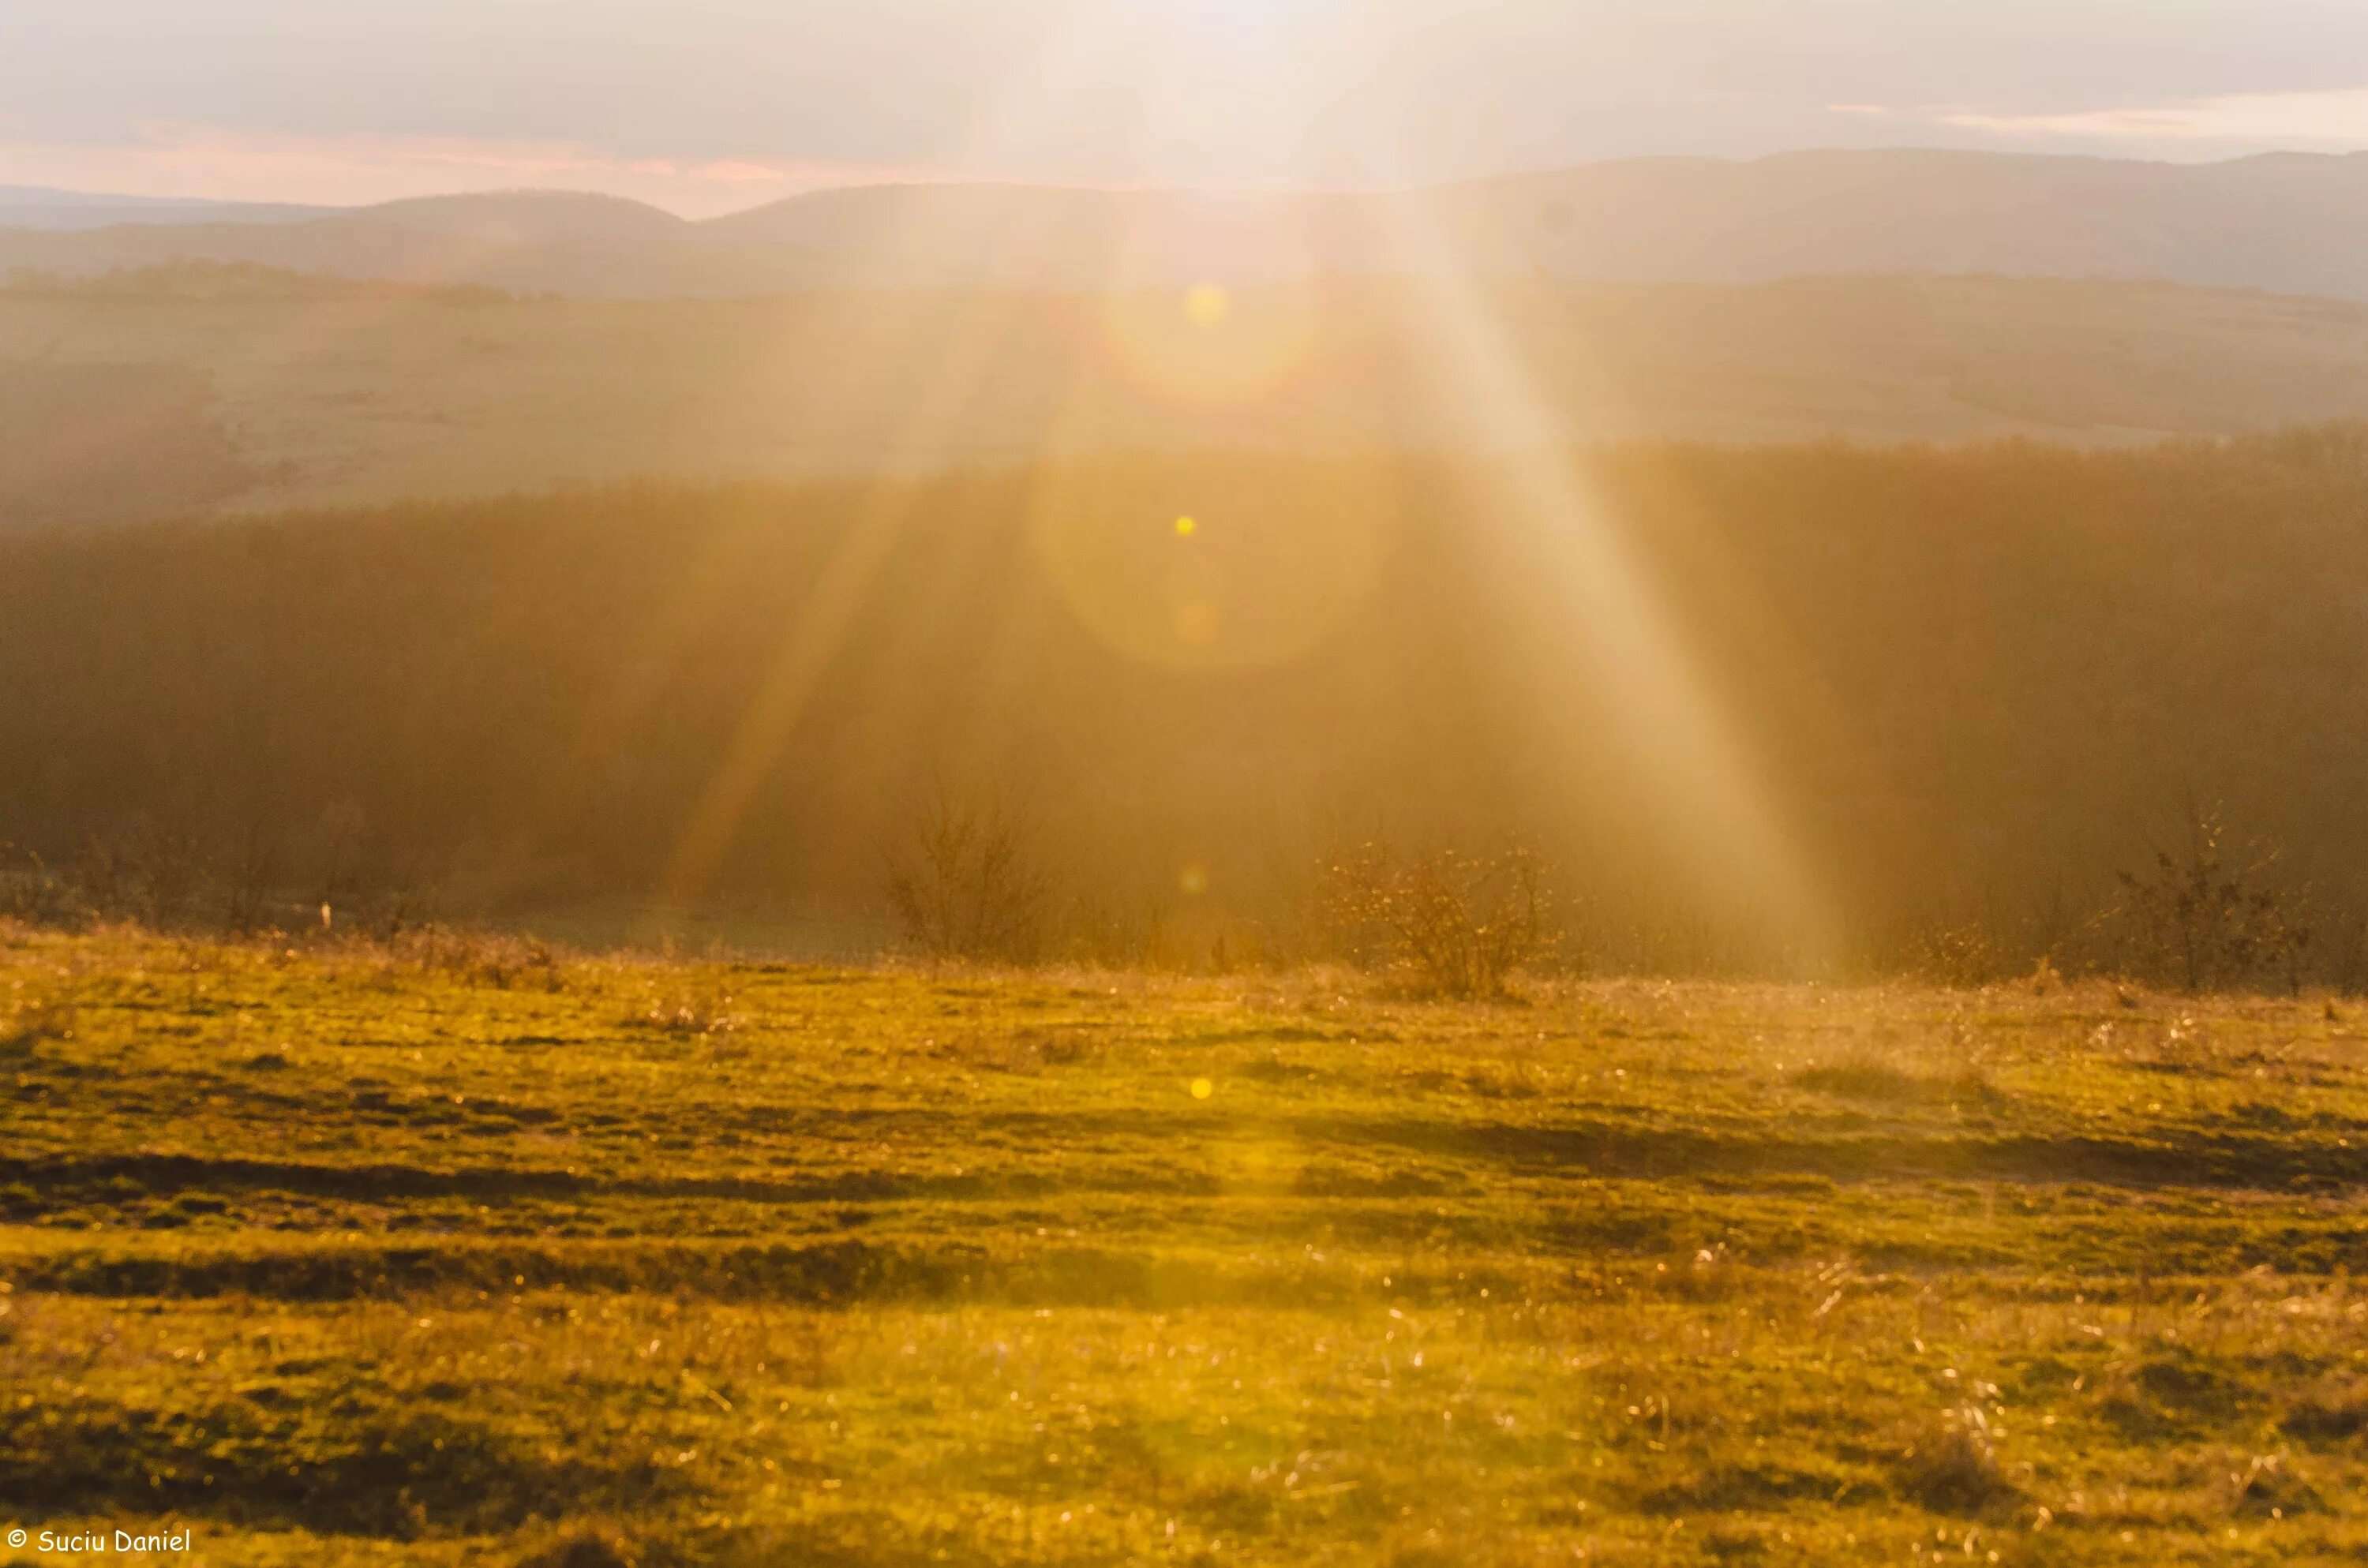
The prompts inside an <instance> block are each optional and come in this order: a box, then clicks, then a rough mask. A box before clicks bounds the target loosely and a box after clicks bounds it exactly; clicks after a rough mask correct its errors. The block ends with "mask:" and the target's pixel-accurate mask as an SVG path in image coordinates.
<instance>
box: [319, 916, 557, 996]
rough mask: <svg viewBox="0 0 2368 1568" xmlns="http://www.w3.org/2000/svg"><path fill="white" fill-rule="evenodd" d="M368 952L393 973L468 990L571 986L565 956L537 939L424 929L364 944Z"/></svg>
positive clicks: (553, 990) (434, 928) (535, 988)
mask: <svg viewBox="0 0 2368 1568" xmlns="http://www.w3.org/2000/svg"><path fill="white" fill-rule="evenodd" d="M364 950H366V951H368V952H370V954H372V955H373V956H376V957H378V958H380V959H381V960H382V961H383V962H384V963H385V964H386V966H387V967H388V968H389V969H390V970H394V969H407V970H410V971H414V972H416V973H418V974H422V975H428V976H433V977H435V978H438V979H441V980H450V981H456V982H458V983H461V984H464V985H484V986H491V987H492V988H494V989H495V990H498V991H512V990H534V991H550V992H558V991H563V990H564V989H566V985H567V977H566V971H565V968H564V965H565V962H566V959H565V955H564V954H563V953H562V952H561V951H560V949H557V948H554V947H552V945H551V944H550V943H548V942H545V941H542V940H541V939H540V938H537V937H513V936H510V935H507V933H503V932H495V931H467V930H459V929H455V928H452V927H450V926H415V927H412V928H410V929H408V930H404V931H399V932H397V933H396V934H394V935H393V936H391V937H385V938H384V939H382V940H379V941H375V942H366V943H365V944H364Z"/></svg>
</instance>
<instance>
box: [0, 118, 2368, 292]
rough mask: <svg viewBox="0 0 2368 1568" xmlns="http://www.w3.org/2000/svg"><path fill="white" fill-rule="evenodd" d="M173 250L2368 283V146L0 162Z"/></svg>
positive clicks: (1100, 282) (471, 260)
mask: <svg viewBox="0 0 2368 1568" xmlns="http://www.w3.org/2000/svg"><path fill="white" fill-rule="evenodd" d="M176 259H190V260H206V261H220V262H231V263H252V264H257V265H262V266H268V267H282V268H288V269H291V270H294V271H298V272H306V273H319V274H326V275H330V276H335V277H342V278H377V279H389V280H394V281H402V282H413V283H423V284H472V285H480V286H485V287H491V288H496V289H504V290H515V291H518V292H522V293H557V294H566V295H575V296H585V297H616V298H666V297H682V296H693V297H709V298H713V297H729V296H737V295H749V294H764V293H773V292H780V291H784V290H797V289H803V288H813V287H844V286H850V285H856V286H871V287H882V286H885V287H901V286H916V287H996V288H1021V289H1035V290H1103V289H1111V288H1116V289H1134V288H1144V289H1160V288H1169V287H1184V286H1189V285H1192V284H1197V283H1216V284H1224V285H1235V286H1240V285H1252V284H1263V283H1275V282H1286V281H1298V280H1304V279H1308V278H1334V277H1338V278H1370V277H1378V276H1387V275H1420V274H1426V273H1435V272H1440V271H1450V270H1457V271H1465V272H1470V273H1473V274H1474V275H1478V276H1483V277H1530V276H1543V277H1547V278H1583V279H1600V280H1617V281H1634V282H1694V283H1726V284H1737V283H1753V282H1761V281H1768V280H1772V279H1776V278H1788V277H1799V276H1810V275H1853V274H1918V273H1921V274H1989V275H1998V276H2005V277H2057V278H2148V279H2160V280H2167V281H2174V282H2180V283H2189V284H2201V285H2208V286H2214V287H2224V288H2247V289H2260V290H2272V291H2276V292H2282V293H2294V294H2315V295H2326V296H2333V297H2338V298H2349V299H2355V300H2356V299H2368V153H2362V154H2353V155H2351V156H2326V155H2317V154H2304V153H2278V154H2271V155H2266V156H2260V157H2253V158H2245V159H2240V160H2237V161H2235V162H2230V163H2221V164H2209V165H2174V164H2159V163H2140V162H2131V161H2116V160H2109V159H2100V158H2072V157H2041V156H2017V155H2006V154H1997V153H1955V152H1922V151H1895V152H1823V153H1787V154H1783V155H1781V156H1777V157H1770V158H1763V159H1759V160H1757V161H1753V162H1745V163H1730V162H1721V161H1717V160H1712V159H1700V158H1647V159H1634V160H1628V161H1622V162H1612V163H1600V164H1590V165H1583V166H1581V167H1577V168H1573V169H1568V170H1564V171H1561V172H1557V173H1552V174H1540V175H1529V176H1517V177H1508V178H1503V179H1495V180H1486V181H1479V182H1474V183H1468V184H1462V185H1454V186H1447V187H1437V188H1433V189H1428V190H1420V191H1411V192H1397V193H1372V194H1306V195H1294V194H1266V193H1236V194H1224V193H1207V192H1165V191H1110V190H1096V189H1083V188H1075V187H1040V186H997V185H901V186H871V187H853V188H846V189H836V190H827V191H822V192H817V193H814V194H809V195H804V196H798V197H793V198H791V199H787V200H783V201H779V202H775V203H773V204H771V205H769V206H766V207H760V208H757V209H756V210H752V211H746V212H741V213H735V214H734V215H732V216H729V217H724V218H717V219H712V220H708V221H706V222H685V221H684V220H682V219H679V218H677V217H675V216H673V215H672V214H670V213H667V212H664V211H661V210H658V209H656V208H654V207H649V206H645V205H643V204H642V203H639V202H633V201H628V200H624V199H619V198H614V197H604V196H589V195H577V194H567V193H559V192H549V191H527V192H517V193H508V194H497V195H482V196H451V197H437V198H428V199H417V200H409V201H398V202H392V203H388V204H385V205H382V206H377V207H368V208H359V209H347V210H336V209H310V208H297V207H253V206H216V205H209V204H197V203H180V202H163V203H160V202H153V201H142V200H139V199H130V198H117V197H91V196H79V195H72V194H68V193H60V192H42V191H23V190H0V271H6V270H8V269H13V268H20V267H22V268H34V269H39V270H46V271H51V272H54V273H58V274H61V275H65V276H88V275H91V274H96V273H103V272H108V271H111V270H115V269H119V268H124V267H150V266H155V265H158V264H161V263H165V262H169V261H174V260H176Z"/></svg>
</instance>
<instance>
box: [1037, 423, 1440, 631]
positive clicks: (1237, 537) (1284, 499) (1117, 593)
mask: <svg viewBox="0 0 2368 1568" xmlns="http://www.w3.org/2000/svg"><path fill="white" fill-rule="evenodd" d="M1163 467H1165V468H1166V470H1167V471H1166V472H1162V468H1163ZM1227 467H1228V469H1229V470H1231V471H1232V472H1231V476H1230V477H1229V478H1228V479H1227V480H1226V481H1225V482H1224V486H1225V488H1224V493H1223V494H1218V495H1217V496H1215V497H1214V503H1215V505H1214V508H1213V510H1214V511H1215V513H1216V515H1219V516H1222V517H1223V519H1224V526H1223V527H1211V526H1209V525H1208V524H1207V523H1206V522H1205V521H1204V520H1203V519H1204V518H1205V517H1208V516H1210V515H1211V510H1203V509H1195V510H1192V511H1186V510H1183V509H1182V508H1180V507H1176V506H1157V500H1158V497H1159V494H1160V493H1161V492H1162V491H1167V492H1170V493H1177V494H1186V495H1191V496H1194V497H1197V498H1201V499H1207V498H1209V495H1210V490H1209V486H1210V484H1211V483H1212V482H1210V481H1205V480H1201V479H1199V478H1196V477H1195V476H1194V475H1193V474H1192V473H1191V472H1188V471H1187V467H1186V465H1185V464H1184V462H1183V460H1177V462H1176V463H1175V464H1173V465H1162V464H1158V463H1155V462H1152V461H1150V460H1139V461H1127V460H1108V461H1105V462H1101V463H1092V464H1075V465H1062V466H1061V467H1060V468H1058V469H1055V470H1048V471H1047V473H1046V477H1045V478H1044V480H1043V482H1042V485H1041V487H1040V488H1039V490H1038V492H1037V493H1036V494H1035V496H1034V497H1033V499H1032V516H1031V517H1030V540H1031V542H1032V544H1033V546H1034V548H1035V551H1036V553H1037V556H1038V558H1039V560H1040V561H1041V562H1042V563H1043V565H1044V567H1045V569H1046V572H1047V574H1048V575H1049V576H1050V577H1051V578H1052V580H1053V584H1054V585H1055V586H1056V587H1057V588H1058V589H1059V592H1060V597H1061V599H1062V601H1063V602H1064V604H1066V605H1067V607H1068V608H1069V609H1070V611H1071V612H1072V613H1073V614H1074V615H1076V618H1077V619H1078V620H1079V621H1081V622H1082V623H1083V624H1084V625H1085V626H1086V627H1087V630H1088V631H1092V632H1093V633H1094V635H1095V636H1096V637H1098V638H1099V639H1100V640H1101V641H1102V642H1104V643H1106V644H1108V645H1109V646H1110V647H1112V648H1114V649H1116V650H1118V651H1119V652H1121V653H1124V654H1126V655H1127V656H1129V657H1130V658H1133V659H1136V660H1139V661H1141V662H1143V663H1145V664H1151V665H1165V666H1167V667H1168V668H1171V669H1180V670H1248V669H1261V668H1270V667H1272V666H1275V665H1284V664H1288V663H1290V662H1292V661H1293V660H1296V659H1300V658H1303V657H1305V656H1306V655H1308V654H1310V653H1313V652H1315V650H1316V649H1318V648H1320V647H1322V646H1323V645H1324V644H1325V642H1326V641H1327V640H1328V639H1329V638H1330V637H1331V636H1332V634H1333V633H1334V632H1335V631H1338V629H1339V627H1340V626H1341V625H1342V624H1343V623H1344V622H1346V621H1347V619H1349V616H1350V615H1351V614H1352V613H1353V612H1354V611H1355V610H1356V608H1358V606H1360V604H1362V603H1363V602H1364V601H1365V599H1366V597H1367V596H1368V595H1369V594H1370V593H1371V592H1372V586H1373V585H1374V582H1375V581H1376V579H1377V578H1378V576H1379V574H1380V569H1381V565H1382V562H1383V560H1384V559H1385V556H1386V552H1387V550H1388V548H1389V540H1390V539H1391V538H1392V537H1393V536H1394V535H1395V531H1396V528H1397V518H1398V516H1399V511H1400V508H1401V506H1402V505H1403V498H1402V497H1401V496H1400V495H1399V494H1397V493H1396V492H1395V489H1394V488H1393V487H1392V486H1391V484H1390V483H1388V480H1387V478H1386V476H1385V475H1383V474H1380V473H1378V472H1376V471H1375V469H1374V465H1372V464H1370V463H1365V464H1357V463H1350V462H1340V463H1329V462H1308V461H1292V462H1286V461H1281V460H1277V461H1275V462H1272V463H1270V464H1258V465H1253V466H1251V467H1249V468H1247V469H1244V468H1243V467H1242V465H1240V464H1238V463H1232V464H1228V465H1227ZM1146 497H1148V498H1149V499H1148V501H1146ZM1184 542H1189V543H1190V548H1189V549H1179V548H1178V545H1179V543H1184Z"/></svg>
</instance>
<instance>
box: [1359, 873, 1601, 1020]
mask: <svg viewBox="0 0 2368 1568" xmlns="http://www.w3.org/2000/svg"><path fill="white" fill-rule="evenodd" d="M1325 903H1326V915H1327V917H1328V919H1329V920H1330V922H1331V924H1332V926H1333V927H1334V929H1335V930H1336V932H1337V933H1338V936H1339V937H1340V940H1341V945H1342V947H1343V948H1344V949H1345V950H1346V952H1347V955H1348V956H1349V958H1350V959H1351V960H1353V961H1355V962H1357V963H1359V964H1360V965H1363V966H1366V967H1379V968H1386V969H1390V970H1394V971H1397V972H1398V973H1399V974H1400V975H1401V976H1402V977H1403V978H1404V979H1405V980H1406V981H1407V982H1408V983H1410V984H1411V985H1412V986H1413V987H1414V988H1415V989H1417V990H1419V991H1422V992H1425V993H1427V994H1433V995H1440V996H1454V997H1494V996H1501V995H1503V994H1505V986H1506V983H1507V982H1508V980H1510V979H1511V978H1512V976H1513V974H1514V972H1515V971H1517V970H1519V969H1520V968H1521V966H1522V965H1524V964H1526V963H1529V962H1531V960H1534V959H1536V958H1537V957H1538V956H1539V954H1540V953H1541V952H1543V950H1544V949H1545V948H1546V946H1547V945H1548V943H1549V942H1550V941H1552V940H1553V938H1554V931H1553V929H1552V922H1551V916H1552V911H1553V895H1552V893H1551V892H1550V891H1549V890H1548V888H1547V886H1546V882H1545V877H1544V872H1543V868H1542V866H1541V865H1540V863H1539V859H1538V857H1537V855H1536V853H1535V852H1534V851H1532V850H1531V849H1529V848H1527V847H1526V846H1521V845H1519V844H1515V845H1509V846H1507V847H1505V848H1503V849H1501V850H1498V851H1497V852H1495V853H1494V854H1487V855H1467V854H1464V853H1462V852H1460V851H1457V850H1453V849H1440V850H1435V851H1432V852H1430V853H1429V854H1425V855H1420V856H1417V857H1414V858H1406V859H1401V858H1398V857H1397V856H1396V855H1395V853H1394V852H1393V851H1392V850H1391V849H1390V847H1389V846H1387V845H1386V844H1383V843H1382V842H1379V841H1375V842H1372V843H1369V844H1366V845H1363V846H1360V848H1358V849H1357V850H1356V851H1355V852H1354V853H1353V854H1349V855H1344V856H1340V857H1338V858H1335V859H1334V860H1333V861H1332V862H1331V863H1330V864H1329V865H1328V866H1326V868H1325Z"/></svg>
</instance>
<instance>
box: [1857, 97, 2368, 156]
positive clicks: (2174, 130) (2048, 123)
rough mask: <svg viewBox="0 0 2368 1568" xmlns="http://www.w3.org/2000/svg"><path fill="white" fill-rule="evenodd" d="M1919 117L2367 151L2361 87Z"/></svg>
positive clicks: (2054, 133)
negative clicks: (2056, 110)
mask: <svg viewBox="0 0 2368 1568" xmlns="http://www.w3.org/2000/svg"><path fill="white" fill-rule="evenodd" d="M1839 107H1840V106H1837V108H1839ZM1922 118H1927V119H1931V120H1933V121H1936V122H1937V123H1940V124H1942V125H1948V126H1954V127H1956V128H1958V129H1960V130H1964V131H1987V132H1990V133H1992V134H1995V135H2004V136H2013V137H2025V138H2032V139H2049V140H2056V139H2076V140H2082V141H2095V142H2157V143H2159V142H2213V143H2219V144H2259V145H2262V146H2279V147H2294V148H2308V149H2314V150H2328V151H2352V150H2360V149H2368V87H2353V88H2347V89H2342V90H2339V91H2332V92H2326V91H2321V92H2294V93H2237V94H2231V95H2228V96H2226V97H2205V98H2185V99H2176V100H2172V101H2169V102H2164V103H2153V104H2137V105H2128V106H2123V107H2118V108H2095V109H2081V110H2078V111H2075V112H2071V113H2047V114H2030V113H2020V114H2000V113H1984V112H1980V111H1976V110H1972V109H1952V110H1946V111H1939V112H1929V113H1928V114H1927V115H1925V116H1923V117H1922Z"/></svg>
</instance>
